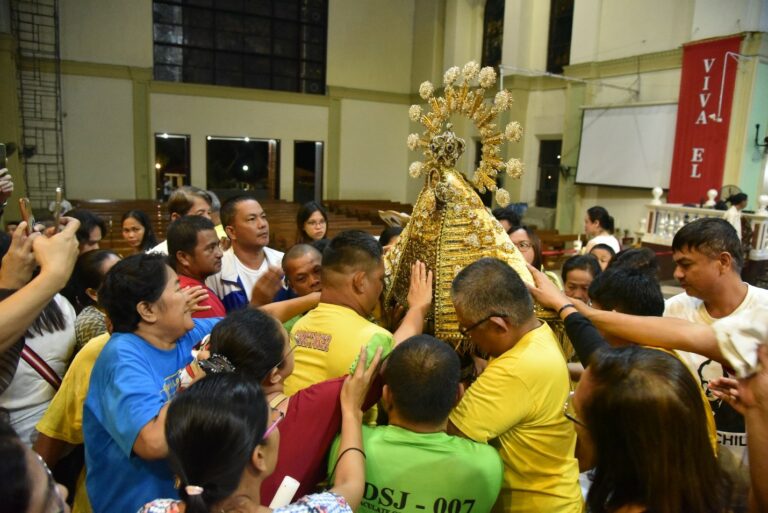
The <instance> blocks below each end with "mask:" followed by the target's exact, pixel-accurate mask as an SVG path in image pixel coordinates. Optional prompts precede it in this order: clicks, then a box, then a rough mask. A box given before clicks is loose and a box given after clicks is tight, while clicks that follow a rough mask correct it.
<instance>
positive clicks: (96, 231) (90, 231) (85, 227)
mask: <svg viewBox="0 0 768 513" xmlns="http://www.w3.org/2000/svg"><path fill="white" fill-rule="evenodd" d="M69 216H70V217H74V218H75V219H77V220H78V221H80V228H78V229H77V233H75V236H76V237H77V242H78V244H79V246H78V251H79V252H80V254H81V255H82V254H83V253H86V252H88V251H93V250H94V249H99V242H101V239H103V238H104V236H105V235H106V234H107V224H106V223H105V222H104V220H103V219H102V218H101V217H99V216H97V215H96V214H94V213H93V212H91V211H90V210H73V211H72V212H70V213H69Z"/></svg>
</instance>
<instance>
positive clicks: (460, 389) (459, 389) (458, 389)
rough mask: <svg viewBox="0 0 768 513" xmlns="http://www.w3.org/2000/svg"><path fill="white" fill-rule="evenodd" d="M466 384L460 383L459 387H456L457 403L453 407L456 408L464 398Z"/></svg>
mask: <svg viewBox="0 0 768 513" xmlns="http://www.w3.org/2000/svg"><path fill="white" fill-rule="evenodd" d="M464 392H465V390H464V383H462V382H461V381H459V386H458V387H456V402H455V403H453V406H456V405H457V404H459V402H460V401H461V398H462V397H464Z"/></svg>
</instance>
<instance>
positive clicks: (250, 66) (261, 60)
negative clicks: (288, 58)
mask: <svg viewBox="0 0 768 513" xmlns="http://www.w3.org/2000/svg"><path fill="white" fill-rule="evenodd" d="M244 67H245V72H246V73H254V74H257V75H269V74H270V73H271V72H272V69H271V66H270V60H269V58H268V57H256V56H247V57H245V62H244Z"/></svg>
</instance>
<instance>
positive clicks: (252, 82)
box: [243, 74, 272, 89]
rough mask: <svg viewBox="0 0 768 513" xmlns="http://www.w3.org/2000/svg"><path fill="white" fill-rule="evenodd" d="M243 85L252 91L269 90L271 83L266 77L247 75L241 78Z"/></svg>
mask: <svg viewBox="0 0 768 513" xmlns="http://www.w3.org/2000/svg"><path fill="white" fill-rule="evenodd" d="M243 85H244V86H245V87H253V88H254V89H271V88H272V87H271V86H272V83H271V80H270V78H269V76H268V75H251V74H247V75H245V76H244V77H243Z"/></svg>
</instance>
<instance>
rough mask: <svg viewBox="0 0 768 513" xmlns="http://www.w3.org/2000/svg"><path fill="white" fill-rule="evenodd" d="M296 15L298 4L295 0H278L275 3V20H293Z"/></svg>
mask: <svg viewBox="0 0 768 513" xmlns="http://www.w3.org/2000/svg"><path fill="white" fill-rule="evenodd" d="M298 13H299V2H298V1H297V0H280V1H279V2H275V18H282V19H284V20H295V19H296V17H297V15H298Z"/></svg>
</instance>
